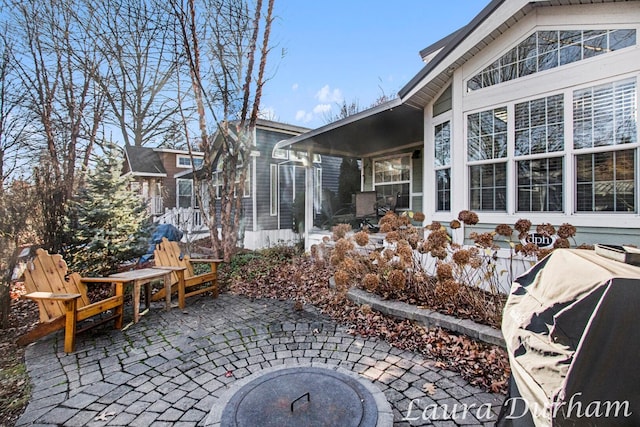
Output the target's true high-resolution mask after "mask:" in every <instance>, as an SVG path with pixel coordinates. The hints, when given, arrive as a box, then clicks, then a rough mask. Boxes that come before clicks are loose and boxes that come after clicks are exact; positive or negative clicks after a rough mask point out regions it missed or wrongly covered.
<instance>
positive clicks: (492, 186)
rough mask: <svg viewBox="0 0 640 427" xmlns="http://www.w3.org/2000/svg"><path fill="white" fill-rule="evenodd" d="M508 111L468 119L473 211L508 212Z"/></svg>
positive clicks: (488, 111)
mask: <svg viewBox="0 0 640 427" xmlns="http://www.w3.org/2000/svg"><path fill="white" fill-rule="evenodd" d="M506 157H507V108H506V107H500V108H496V109H493V110H487V111H482V112H479V113H473V114H469V115H468V116H467V159H468V160H469V162H470V166H469V205H470V208H471V209H474V210H488V211H500V210H506V209H507V202H506V200H507V163H506V160H507V159H506Z"/></svg>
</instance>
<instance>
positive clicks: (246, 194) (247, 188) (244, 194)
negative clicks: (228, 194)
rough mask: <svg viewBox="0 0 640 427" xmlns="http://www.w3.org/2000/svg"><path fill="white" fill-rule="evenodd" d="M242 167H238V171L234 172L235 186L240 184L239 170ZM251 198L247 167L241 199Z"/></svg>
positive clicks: (249, 172)
mask: <svg viewBox="0 0 640 427" xmlns="http://www.w3.org/2000/svg"><path fill="white" fill-rule="evenodd" d="M241 167H242V165H240V166H238V169H237V170H236V185H238V184H240V175H241V174H240V168H241ZM233 196H234V197H236V194H235V193H234V195H233ZM249 196H251V168H250V167H249V168H248V169H247V176H246V178H245V180H244V191H243V192H242V197H249Z"/></svg>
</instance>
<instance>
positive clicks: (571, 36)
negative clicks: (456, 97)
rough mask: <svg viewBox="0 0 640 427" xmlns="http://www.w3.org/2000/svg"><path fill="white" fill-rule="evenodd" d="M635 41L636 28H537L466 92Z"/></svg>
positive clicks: (473, 81)
mask: <svg viewBox="0 0 640 427" xmlns="http://www.w3.org/2000/svg"><path fill="white" fill-rule="evenodd" d="M635 44H636V30H632V29H620V30H562V31H537V32H535V33H533V34H531V35H530V36H529V37H527V38H526V39H525V40H524V41H522V42H520V43H519V44H518V45H517V46H516V47H514V48H513V49H511V50H509V51H508V52H506V53H505V54H504V55H502V56H501V57H500V58H499V59H498V60H496V61H495V62H493V63H492V64H491V65H489V66H488V67H486V68H485V69H483V70H482V71H481V72H480V73H478V74H476V75H475V76H473V77H472V78H471V79H469V81H468V82H467V91H468V92H471V91H474V90H477V89H481V88H484V87H489V86H493V85H496V84H499V83H502V82H507V81H510V80H513V79H517V78H518V77H524V76H528V75H530V74H534V73H537V72H540V71H545V70H549V69H552V68H556V67H560V66H562V65H565V64H570V63H573V62H577V61H581V60H584V59H588V58H591V57H594V56H598V55H603V54H606V53H609V52H613V51H616V50H619V49H623V48H626V47H629V46H634V45H635Z"/></svg>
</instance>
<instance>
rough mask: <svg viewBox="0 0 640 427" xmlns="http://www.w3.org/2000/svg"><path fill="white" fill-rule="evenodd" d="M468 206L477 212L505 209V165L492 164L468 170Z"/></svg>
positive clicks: (472, 167)
mask: <svg viewBox="0 0 640 427" xmlns="http://www.w3.org/2000/svg"><path fill="white" fill-rule="evenodd" d="M469 206H470V208H471V209H473V210H478V211H504V210H506V209H507V164H506V163H494V164H484V165H477V166H471V167H470V168H469Z"/></svg>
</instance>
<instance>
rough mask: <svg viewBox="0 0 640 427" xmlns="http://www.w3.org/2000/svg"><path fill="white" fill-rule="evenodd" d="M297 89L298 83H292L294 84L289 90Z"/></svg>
mask: <svg viewBox="0 0 640 427" xmlns="http://www.w3.org/2000/svg"><path fill="white" fill-rule="evenodd" d="M298 87H299V86H298V83H294V84H293V85H292V86H291V90H298Z"/></svg>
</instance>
